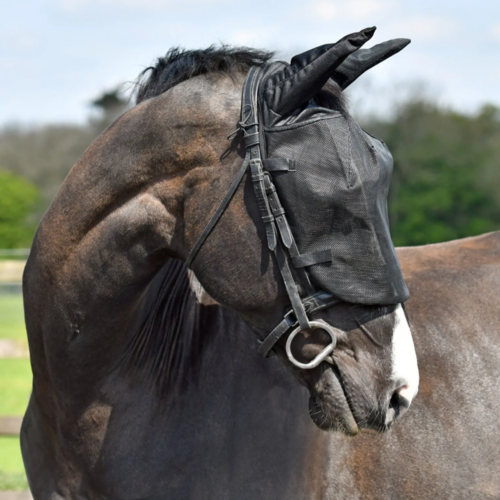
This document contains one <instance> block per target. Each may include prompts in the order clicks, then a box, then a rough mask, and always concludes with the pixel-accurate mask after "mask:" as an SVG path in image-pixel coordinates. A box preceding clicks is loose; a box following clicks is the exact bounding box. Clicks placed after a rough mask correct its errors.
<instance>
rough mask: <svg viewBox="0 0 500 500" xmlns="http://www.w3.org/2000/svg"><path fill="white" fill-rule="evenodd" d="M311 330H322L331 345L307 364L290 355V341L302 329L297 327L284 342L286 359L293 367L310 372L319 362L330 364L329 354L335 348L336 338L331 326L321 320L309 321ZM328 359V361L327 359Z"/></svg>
mask: <svg viewBox="0 0 500 500" xmlns="http://www.w3.org/2000/svg"><path fill="white" fill-rule="evenodd" d="M310 325H311V329H315V328H320V329H321V330H324V331H325V332H327V333H328V334H329V335H330V337H331V339H332V343H331V344H330V345H328V346H327V347H325V348H324V349H323V350H322V351H321V352H320V353H319V354H318V355H317V356H316V357H315V358H314V359H313V360H312V361H310V362H309V363H301V362H300V361H297V360H296V359H295V358H294V357H293V354H292V341H293V339H294V338H295V336H296V335H297V334H298V333H300V332H302V331H303V329H302V328H301V327H300V326H298V327H297V328H295V330H293V332H292V333H291V334H290V335H289V337H288V339H287V341H286V354H287V356H288V359H289V360H290V361H291V362H292V363H293V364H294V365H295V366H298V367H299V368H302V369H303V370H310V369H311V368H316V367H317V366H318V365H319V364H320V363H321V362H323V361H327V362H328V363H332V360H331V358H330V354H331V353H332V352H333V350H334V349H335V346H336V345H337V337H336V336H335V330H334V328H333V327H332V326H330V325H329V324H328V323H326V322H325V321H323V320H318V321H311V322H310ZM327 358H328V359H327Z"/></svg>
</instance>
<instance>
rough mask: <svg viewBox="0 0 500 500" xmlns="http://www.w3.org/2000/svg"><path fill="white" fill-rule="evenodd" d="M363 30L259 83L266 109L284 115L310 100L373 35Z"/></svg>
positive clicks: (301, 57) (299, 57)
mask: <svg viewBox="0 0 500 500" xmlns="http://www.w3.org/2000/svg"><path fill="white" fill-rule="evenodd" d="M375 29H376V28H374V27H373V28H366V29H364V30H362V31H360V32H358V33H352V34H350V35H347V36H345V37H344V38H342V39H341V40H339V41H338V42H337V43H335V44H328V45H322V46H320V47H316V48H315V49H312V50H309V51H307V52H304V53H302V54H299V55H297V56H295V57H293V59H292V60H291V63H290V65H289V66H285V67H284V68H283V69H281V70H280V71H277V72H275V73H273V74H272V75H271V76H270V77H269V78H268V79H267V80H266V81H265V82H263V90H262V94H261V95H262V99H263V100H264V102H265V103H266V104H267V107H268V108H269V110H271V111H273V112H274V113H275V114H277V115H279V116H284V115H286V114H287V113H290V112H291V111H293V110H294V109H296V108H298V107H300V106H301V105H302V104H304V103H306V102H308V101H309V99H311V98H312V97H313V96H314V95H315V94H316V93H317V92H319V90H320V89H321V88H322V87H323V86H324V85H325V83H326V82H327V81H328V79H329V78H330V77H331V76H332V73H333V72H334V70H335V69H336V68H337V67H338V66H340V65H341V64H342V63H343V62H344V61H345V59H346V58H347V57H348V56H350V55H351V54H352V53H353V52H356V51H357V50H358V49H359V48H360V47H361V46H363V44H365V43H366V42H367V41H368V40H370V38H371V37H372V36H373V34H374V33H375Z"/></svg>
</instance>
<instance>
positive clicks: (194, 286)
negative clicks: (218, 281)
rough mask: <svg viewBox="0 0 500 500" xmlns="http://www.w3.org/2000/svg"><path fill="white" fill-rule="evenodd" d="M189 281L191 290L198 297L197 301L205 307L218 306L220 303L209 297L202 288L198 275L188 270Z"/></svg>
mask: <svg viewBox="0 0 500 500" xmlns="http://www.w3.org/2000/svg"><path fill="white" fill-rule="evenodd" d="M188 279H189V288H191V290H192V291H193V293H194V294H195V295H196V300H197V301H198V302H199V303H200V304H202V305H204V306H216V305H218V303H217V302H216V301H215V300H214V299H212V297H210V295H208V293H207V292H206V291H205V289H204V288H203V287H202V286H201V283H200V282H199V281H198V278H197V277H196V275H195V274H194V273H193V271H191V269H188Z"/></svg>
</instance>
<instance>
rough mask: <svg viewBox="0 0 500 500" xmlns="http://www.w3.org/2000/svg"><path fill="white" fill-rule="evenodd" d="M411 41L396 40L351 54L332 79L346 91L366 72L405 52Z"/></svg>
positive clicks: (338, 67)
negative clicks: (400, 52)
mask: <svg viewBox="0 0 500 500" xmlns="http://www.w3.org/2000/svg"><path fill="white" fill-rule="evenodd" d="M410 41H411V40H408V38H396V39H395V40H388V41H387V42H384V43H379V44H378V45H375V46H374V47H371V48H370V49H361V50H358V51H357V52H355V53H354V54H351V55H350V56H349V57H347V58H346V59H345V61H344V62H343V63H342V64H340V65H339V66H337V68H336V69H335V71H333V73H332V74H331V78H332V79H333V80H334V81H335V82H337V83H338V84H339V85H340V87H341V88H342V89H346V88H347V87H348V86H349V85H351V83H352V82H354V80H356V79H357V78H358V77H360V76H361V75H362V74H363V73H364V72H365V71H368V70H369V69H370V68H373V66H376V65H377V64H379V63H381V62H382V61H385V60H386V59H388V58H389V57H391V56H393V55H394V54H397V53H398V52H399V51H400V50H403V49H404V48H405V47H406V46H407V45H408V44H409V43H410Z"/></svg>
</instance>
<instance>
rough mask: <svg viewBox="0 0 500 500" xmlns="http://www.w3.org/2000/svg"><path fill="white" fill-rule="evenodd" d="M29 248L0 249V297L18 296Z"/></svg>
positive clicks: (20, 290)
mask: <svg viewBox="0 0 500 500" xmlns="http://www.w3.org/2000/svg"><path fill="white" fill-rule="evenodd" d="M29 253H30V249H29V248H15V249H3V248H0V295H18V294H20V293H21V292H22V284H21V282H22V279H23V271H24V266H25V265H26V258H27V257H28V256H29Z"/></svg>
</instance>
